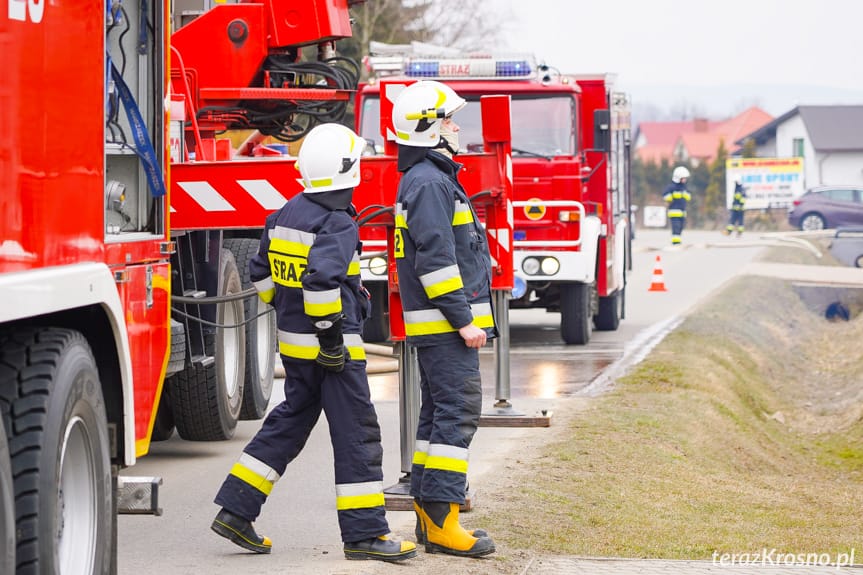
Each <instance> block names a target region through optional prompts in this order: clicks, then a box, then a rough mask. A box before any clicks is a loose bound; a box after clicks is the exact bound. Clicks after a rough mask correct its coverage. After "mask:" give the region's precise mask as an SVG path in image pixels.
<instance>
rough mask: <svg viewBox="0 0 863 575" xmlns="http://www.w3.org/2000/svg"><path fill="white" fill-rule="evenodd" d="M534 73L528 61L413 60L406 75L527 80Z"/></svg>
mask: <svg viewBox="0 0 863 575" xmlns="http://www.w3.org/2000/svg"><path fill="white" fill-rule="evenodd" d="M533 72H534V71H533V67H532V66H531V63H530V62H529V61H528V60H495V59H492V58H471V59H456V60H452V59H451V60H427V59H421V60H420V59H411V60H410V61H409V62H408V64H407V65H406V66H405V75H406V76H410V77H412V78H475V79H476V78H527V77H529V76H532V75H533Z"/></svg>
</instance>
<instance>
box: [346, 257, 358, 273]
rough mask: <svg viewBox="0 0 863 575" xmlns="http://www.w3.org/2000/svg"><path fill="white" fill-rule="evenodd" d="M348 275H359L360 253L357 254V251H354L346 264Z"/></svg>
mask: <svg viewBox="0 0 863 575" xmlns="http://www.w3.org/2000/svg"><path fill="white" fill-rule="evenodd" d="M348 275H349V276H358V275H360V254H359V252H354V256H353V257H352V258H351V263H349V264H348Z"/></svg>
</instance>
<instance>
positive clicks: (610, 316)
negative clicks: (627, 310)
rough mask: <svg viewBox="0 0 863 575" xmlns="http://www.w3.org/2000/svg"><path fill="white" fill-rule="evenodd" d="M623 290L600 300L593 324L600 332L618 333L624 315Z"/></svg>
mask: <svg viewBox="0 0 863 575" xmlns="http://www.w3.org/2000/svg"><path fill="white" fill-rule="evenodd" d="M623 294H624V292H623V290H617V291H616V292H614V293H613V294H611V295H609V296H607V297H601V298H599V310H598V312H597V314H596V315H595V316H593V323H594V325H595V326H596V329H597V330H599V331H616V330H617V328H618V327H619V326H620V317H621V316H622V315H623Z"/></svg>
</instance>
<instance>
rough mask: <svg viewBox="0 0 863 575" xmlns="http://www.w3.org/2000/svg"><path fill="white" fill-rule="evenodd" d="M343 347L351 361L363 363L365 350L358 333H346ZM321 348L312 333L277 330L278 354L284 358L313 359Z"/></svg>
mask: <svg viewBox="0 0 863 575" xmlns="http://www.w3.org/2000/svg"><path fill="white" fill-rule="evenodd" d="M344 338H345V347H347V348H348V353H349V354H350V355H351V360H353V361H364V360H365V359H366V350H365V348H364V347H363V338H362V336H361V335H360V334H358V333H346V334H345V335H344ZM320 349H321V346H320V344H319V343H318V336H316V335H315V334H313V333H294V332H289V331H282V330H279V353H280V354H282V355H284V356H286V357H293V358H297V359H315V358H316V357H317V356H318V352H319V351H320Z"/></svg>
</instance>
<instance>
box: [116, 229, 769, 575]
mask: <svg viewBox="0 0 863 575" xmlns="http://www.w3.org/2000/svg"><path fill="white" fill-rule="evenodd" d="M683 237H684V242H685V245H684V247H683V248H682V249H679V250H669V249H667V248H668V244H669V243H670V234H669V232H668V231H667V230H656V231H640V232H639V234H638V236H637V238H636V240H635V242H634V257H633V260H634V262H633V270H632V272H630V276H629V282H628V287H627V303H626V317H625V319H624V320H622V321H621V325H620V328H619V329H618V330H617V331H615V332H594V333H593V336H592V339H591V342H590V344H589V345H587V346H584V347H575V346H566V345H564V344H563V343H562V340H561V339H560V334H559V331H558V322H559V314H553V313H545V312H535V311H529V310H514V311H513V312H512V313H511V319H510V323H511V337H512V345H511V350H510V381H511V394H510V395H511V400H512V404H513V407H514V408H515V409H516V410H518V411H521V412H524V413H527V414H533V413H538V412H540V411H541V410H547V411H548V412H551V413H553V412H554V409H555V407H556V406H557V405H560V404H561V402H563V401H565V400H566V399H567V398H569V397H572V396H575V395H578V394H588V393H600V392H601V391H602V388H603V386H604V385H608V384H609V383H611V382H613V377H614V375H615V374H616V373H619V372H620V371H621V370H623V369H625V367H626V365H627V364H629V363H631V362H633V361H636V360H637V359H638V358H639V357H640V356H642V355H643V354H644V353H646V352H647V351H648V350H649V348H650V346H651V345H653V344H654V343H655V342H656V341H658V339H659V338H661V336H662V335H663V333H665V332H667V330H668V329H669V328H671V327H673V325H674V324H675V321H676V319H677V318H680V317H681V316H682V315H683V314H685V313H686V311H687V310H689V309H691V308H692V307H693V306H695V305H697V303H698V302H699V301H702V300H703V299H704V298H705V297H707V296H709V294H710V293H711V292H713V290H716V289H718V288H719V287H720V286H721V285H722V284H723V283H725V282H726V281H727V280H729V279H730V278H731V277H733V276H734V274H735V273H738V272H739V271H740V270H741V269H743V268H744V266H745V265H746V264H747V263H748V262H749V261H751V260H752V258H753V257H754V256H755V254H756V253H757V252H758V251H759V248H758V247H752V246H749V247H740V246H742V245H743V244H744V242H742V241H740V240H737V239H736V238H725V237H724V236H722V235H721V234H719V233H718V232H697V231H696V232H691V231H687V232H685V233H684V236H683ZM747 239H749V238H747ZM735 242H737V243H735ZM747 245H748V244H747ZM657 256H659V257H660V261H659V262H657V261H656V257H657ZM657 265H659V266H661V269H662V273H663V280H664V283H665V286H666V288H667V291H665V292H656V291H648V287H649V286H650V284H651V280H652V275H653V272H654V268H655V267H656V266H657ZM493 353H494V352H493V350H492V349H491V348H490V347H489V348H486V349H484V350H483V352H482V354H481V360H482V370H483V387H484V402H485V403H484V408H486V409H490V408H491V406H492V404H493V403H494V400H495V395H496V394H495V374H494V371H495V368H494V365H495V361H494V355H493ZM370 385H371V388H372V394H373V399H374V401H375V404H376V406H377V410H378V416H379V419H380V423H381V430H382V434H383V444H384V484H385V485H387V486H389V485H393V484H396V483H397V482H398V479H399V477H400V476H401V458H400V454H399V451H400V439H399V437H400V424H399V420H398V411H399V410H398V379H397V377H396V375H395V374H381V375H373V376H371V377H370ZM276 391H277V392H278V391H280V385H279V382H278V381H277V382H276ZM278 400H279V397H278V393H276V392H274V397H273V402H276V401H278ZM551 421H552V425H554V419H553V416H552V420H551ZM259 425H260V422H257V421H247V422H240V424H239V426H238V428H237V432H236V434H235V436H234V438H233V439H231V440H229V441H225V442H217V443H195V442H187V441H183V440H180V439H179V438H177V437H176V436H175V437H174V438H172V439H170V440H168V441H165V442H160V443H155V444H153V446H152V448H151V451H150V454H149V455H147V456H146V457H144V458H141V459H140V460H139V462H138V464H137V465H135V466H134V467H133V468H131V469H127V470H125V472H124V475H136V476H151V475H152V476H161V477H162V478H163V485H162V487H161V506H162V507H163V509H164V514H163V515H162V516H161V517H151V516H120V519H119V547H120V552H119V567H120V573H121V574H123V575H138V574H144V573H148V574H149V573H158V574H160V575H179V574H196V575H197V574H202V573H206V574H232V575H233V574H234V573H236V572H251V573H255V574H256V575H257V574H266V573H340V574H354V573H367V572H369V571H368V569H367V568H364V567H363V566H364V565H365V562H360V563H355V562H348V561H345V560H344V558H343V555H342V553H341V544H340V541H339V531H338V526H337V522H336V513H335V490H334V488H333V472H332V465H333V462H332V450H331V448H330V445H329V438H328V435H327V432H326V426H325V421H323V418H322V421H321V422H320V423H319V424H318V426H317V427H316V429H315V430H314V431H313V433H312V436H311V438H310V440H309V442H308V444H307V445H306V448H305V450H304V451H303V453H302V454H300V456H299V457H298V458H297V459H296V460H295V461H294V462H293V463H292V464H291V465H290V466H289V467H288V470H287V472H286V473H285V475H284V476H283V477H282V479H281V480H280V481H279V482H278V483H277V484H276V487H275V489H274V491H273V494H272V495H271V496H270V499H269V501H268V503H267V505H266V506H265V507H264V511H263V514H262V516H261V517H260V518H259V520H258V522H257V523H256V527H257V528H258V531H259V532H261V533H264V534H266V535H268V536H270V537H271V538H272V539H273V541H274V551H273V554H272V555H270V556H251V555H250V554H247V553H242V552H240V551H241V550H239V548H236V547H234V546H233V545H231V544H230V543H229V542H227V541H226V540H224V539H222V538H220V537H218V536H216V535H215V534H213V533H212V532H211V531H210V528H209V525H210V522H211V521H212V519H213V516H214V515H215V513H216V511H217V508H216V506H215V504H213V501H212V500H213V496H214V495H215V493H216V491H217V490H218V488H219V486H220V484H221V482H222V480H223V479H224V477H225V474H226V473H227V472H228V470H229V469H230V467H231V465H232V464H233V462H234V461H235V460H236V458H237V457H238V455H239V454H240V452H241V450H242V448H243V446H244V445H245V444H246V442H247V441H248V440H249V439H250V438H251V437H252V436H253V435H254V433H255V432H256V431H257V429H258V427H259ZM542 433H543V428H498V427H483V428H481V429H480V430H479V432H478V433H477V436H476V438H475V440H474V444H473V445H472V449H471V471H470V480H471V485H472V486H473V487H474V488H475V489H476V490H477V494H478V495H477V499H476V504H477V505H481V504H482V497H481V493H482V477H483V475H484V474H486V473H493V471H494V469H495V466H496V465H499V464H500V461H501V460H502V459H503V456H504V455H505V454H506V453H507V451H508V450H509V449H512V448H513V446H514V445H516V443H517V441H519V442H520V441H523V440H524V439H525V438H530V437H534V436H537V437H538V436H540V435H541V434H542ZM388 518H389V522H390V527H391V528H392V530H393V531H394V532H395V533H396V534H398V535H401V536H405V535H408V534H410V533H412V530H413V521H414V518H413V513H412V512H401V511H399V512H389V513H388ZM363 569H366V570H363Z"/></svg>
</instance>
